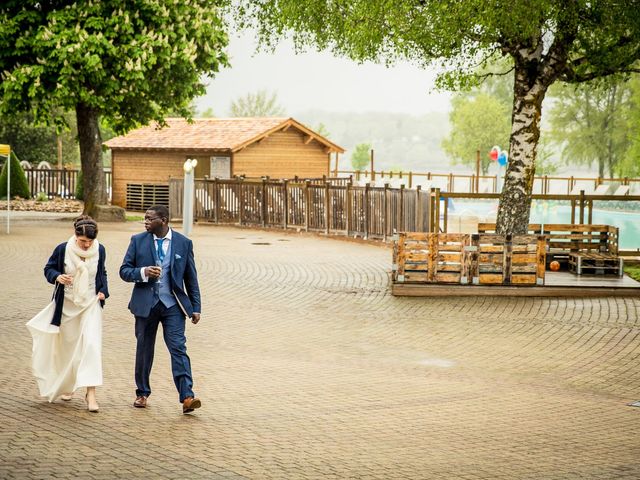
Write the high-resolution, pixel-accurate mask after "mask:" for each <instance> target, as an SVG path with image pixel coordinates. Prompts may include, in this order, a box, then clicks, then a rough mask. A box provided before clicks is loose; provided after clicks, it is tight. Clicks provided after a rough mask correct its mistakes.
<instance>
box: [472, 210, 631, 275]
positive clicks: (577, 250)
mask: <svg viewBox="0 0 640 480" xmlns="http://www.w3.org/2000/svg"><path fill="white" fill-rule="evenodd" d="M495 229H496V224H495V223H480V224H478V231H479V232H481V233H489V232H495ZM528 233H530V234H538V235H540V234H542V235H545V237H546V238H547V265H549V264H550V263H551V262H552V261H554V260H555V261H558V262H559V263H561V264H563V265H565V266H566V267H568V269H569V270H570V271H572V272H574V273H576V274H578V275H582V274H585V273H594V274H606V273H611V274H616V275H618V276H622V275H623V260H622V258H620V257H619V256H618V234H619V230H618V227H614V226H612V225H576V224H564V223H559V224H558V223H556V224H552V223H549V224H538V223H532V224H529V228H528Z"/></svg>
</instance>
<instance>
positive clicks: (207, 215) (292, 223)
mask: <svg viewBox="0 0 640 480" xmlns="http://www.w3.org/2000/svg"><path fill="white" fill-rule="evenodd" d="M194 190H195V191H194V201H195V203H194V219H195V220H200V221H208V222H214V223H234V224H239V225H254V226H259V227H272V228H282V229H297V230H304V231H316V232H317V231H320V232H324V233H326V234H338V235H347V236H353V235H357V236H360V237H363V238H377V239H382V240H386V239H387V237H389V236H390V235H392V234H393V233H394V232H397V231H406V230H410V231H417V232H426V231H428V228H429V225H430V224H432V219H431V218H430V213H431V211H430V209H429V203H430V198H429V195H430V194H429V192H423V191H422V190H421V189H420V188H417V189H415V190H408V189H405V188H404V187H402V188H389V187H388V186H385V187H370V186H368V185H366V186H363V187H356V186H353V185H351V184H350V183H346V184H343V185H341V184H334V183H331V181H325V182H320V181H311V180H305V181H295V180H277V181H276V180H267V179H263V180H261V181H254V180H246V179H240V178H238V179H231V180H221V179H213V180H209V179H197V180H196V181H195V189H194ZM182 202H183V180H182V179H180V178H175V179H171V180H170V181H169V209H170V213H171V218H182Z"/></svg>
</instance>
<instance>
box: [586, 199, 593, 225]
mask: <svg viewBox="0 0 640 480" xmlns="http://www.w3.org/2000/svg"><path fill="white" fill-rule="evenodd" d="M587 207H588V208H589V225H593V200H589V201H588V202H587Z"/></svg>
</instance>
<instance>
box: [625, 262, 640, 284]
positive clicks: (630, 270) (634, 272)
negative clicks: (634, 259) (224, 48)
mask: <svg viewBox="0 0 640 480" xmlns="http://www.w3.org/2000/svg"><path fill="white" fill-rule="evenodd" d="M624 273H626V274H627V275H629V276H630V277H631V278H633V279H634V280H636V281H637V282H640V265H625V267H624Z"/></svg>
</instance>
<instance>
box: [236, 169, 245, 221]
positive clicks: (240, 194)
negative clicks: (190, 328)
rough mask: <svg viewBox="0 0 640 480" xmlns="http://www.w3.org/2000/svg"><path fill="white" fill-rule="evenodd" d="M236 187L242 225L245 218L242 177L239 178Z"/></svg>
mask: <svg viewBox="0 0 640 480" xmlns="http://www.w3.org/2000/svg"><path fill="white" fill-rule="evenodd" d="M236 185H237V188H238V223H239V224H240V225H242V220H243V217H244V188H243V187H244V179H243V178H242V177H240V178H238V182H237V183H236Z"/></svg>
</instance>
